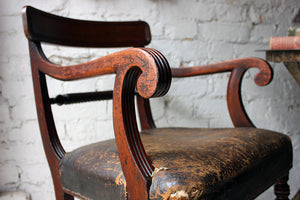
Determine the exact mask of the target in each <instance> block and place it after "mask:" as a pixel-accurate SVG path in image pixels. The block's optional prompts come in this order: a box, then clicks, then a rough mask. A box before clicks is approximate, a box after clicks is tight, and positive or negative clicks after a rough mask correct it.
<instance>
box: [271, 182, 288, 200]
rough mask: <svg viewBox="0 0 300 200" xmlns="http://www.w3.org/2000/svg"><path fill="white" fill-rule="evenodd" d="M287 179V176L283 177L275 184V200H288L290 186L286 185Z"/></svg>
mask: <svg viewBox="0 0 300 200" xmlns="http://www.w3.org/2000/svg"><path fill="white" fill-rule="evenodd" d="M288 179H289V176H285V177H283V178H281V179H280V180H279V181H278V182H277V183H276V185H275V187H274V192H275V195H276V199H275V200H289V194H290V186H289V185H288V183H287V181H288Z"/></svg>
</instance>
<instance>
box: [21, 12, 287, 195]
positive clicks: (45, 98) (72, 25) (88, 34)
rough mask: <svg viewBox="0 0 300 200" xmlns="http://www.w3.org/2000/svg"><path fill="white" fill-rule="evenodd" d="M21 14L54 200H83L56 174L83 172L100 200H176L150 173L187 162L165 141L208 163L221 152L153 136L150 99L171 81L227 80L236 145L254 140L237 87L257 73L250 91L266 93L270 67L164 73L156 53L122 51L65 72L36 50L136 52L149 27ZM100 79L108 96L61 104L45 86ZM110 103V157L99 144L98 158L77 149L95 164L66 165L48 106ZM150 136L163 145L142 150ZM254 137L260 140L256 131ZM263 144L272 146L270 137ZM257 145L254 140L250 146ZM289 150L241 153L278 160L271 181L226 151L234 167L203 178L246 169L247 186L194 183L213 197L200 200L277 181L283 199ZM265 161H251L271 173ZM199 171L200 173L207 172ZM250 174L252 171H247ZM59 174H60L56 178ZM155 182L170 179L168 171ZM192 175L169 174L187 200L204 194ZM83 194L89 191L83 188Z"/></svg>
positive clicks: (69, 98) (76, 97) (63, 99)
mask: <svg viewBox="0 0 300 200" xmlns="http://www.w3.org/2000/svg"><path fill="white" fill-rule="evenodd" d="M22 12H23V13H22V16H23V25H24V32H25V35H26V37H27V39H28V42H29V51H30V61H31V68H32V77H33V84H34V93H35V100H36V107H37V113H38V120H39V125H40V132H41V136H42V141H43V146H44V150H45V153H46V157H47V160H48V164H49V166H50V170H51V174H52V179H53V183H54V189H55V195H56V199H58V200H72V199H73V196H76V197H79V198H83V199H85V198H87V197H85V196H83V195H81V194H80V193H78V191H75V190H74V191H72V190H69V189H67V188H66V187H63V186H62V185H63V184H62V180H61V177H62V176H61V174H62V172H64V173H65V172H67V174H68V172H69V174H68V175H70V176H73V175H74V173H73V172H72V170H75V171H76V173H77V170H79V167H83V168H85V169H87V172H91V171H92V172H95V171H97V170H98V172H97V173H98V175H99V174H101V175H103V176H104V177H100V179H101V178H103V179H101V181H102V182H101V181H100V182H101V183H100V185H101V184H102V186H103V187H104V188H105V189H106V188H110V189H109V191H105V192H104V193H103V194H101V195H103V198H107V199H110V198H111V197H109V194H113V195H112V196H113V197H114V198H115V197H116V196H117V197H120V198H127V199H128V200H145V199H149V198H151V199H162V198H165V199H169V200H171V199H180V198H181V197H178V198H177V197H176V195H175V194H176V193H177V191H167V192H168V193H167V194H166V193H165V190H168V188H169V186H168V184H166V182H165V180H166V179H165V178H170V176H169V177H162V179H160V178H159V176H158V175H157V173H158V171H159V170H164V169H167V168H164V167H163V166H159V165H160V164H158V165H157V166H154V165H153V162H152V161H155V160H156V161H157V163H163V164H162V165H165V164H166V165H168V166H169V165H170V167H169V168H171V167H172V165H174V164H175V165H176V163H180V164H181V165H182V164H187V165H188V164H189V162H185V160H188V159H189V158H190V155H191V154H190V153H187V154H186V155H187V157H184V156H182V155H183V154H184V155H185V153H183V154H182V155H176V151H177V150H176V148H174V147H173V148H172V149H173V152H169V148H168V146H167V143H168V141H169V140H172V139H174V138H173V137H174V134H175V133H176V134H179V135H177V136H176V137H177V140H176V139H175V140H174V141H173V140H172V142H170V143H171V144H172V145H173V146H178V147H181V148H182V149H189V148H190V146H189V144H192V143H193V146H194V149H200V150H201V152H204V151H206V152H208V155H212V156H213V157H214V158H215V156H214V153H219V152H221V150H223V149H221V150H220V149H219V150H218V149H217V146H216V145H215V143H214V142H213V141H210V142H211V144H212V146H213V147H206V144H207V143H206V142H205V141H204V139H203V141H202V140H201V138H197V140H196V139H194V140H192V141H190V143H189V142H187V143H183V142H182V141H183V140H184V139H186V138H185V136H183V135H184V134H186V135H187V136H190V138H193V137H194V136H193V134H192V133H193V131H194V132H195V131H196V132H197V131H200V132H199V135H202V137H204V138H205V139H206V140H207V139H208V137H206V136H205V133H204V132H203V131H204V129H203V130H202V129H201V130H200V129H198V130H196V129H156V126H155V124H154V120H153V117H152V114H151V108H150V103H149V98H152V97H160V96H163V95H165V94H166V93H167V92H168V90H169V88H170V84H171V79H172V77H190V76H196V75H205V74H212V73H221V72H230V73H231V75H230V78H229V82H228V87H227V103H228V109H229V113H230V116H231V119H232V121H233V124H234V126H235V127H244V128H243V129H242V130H243V131H245V133H244V134H241V135H239V136H238V137H241V138H244V137H248V138H244V139H243V140H244V141H246V143H247V142H248V139H251V138H252V139H253V136H254V135H256V132H257V131H258V130H257V129H255V128H251V129H247V127H254V125H253V123H252V122H251V120H250V119H249V117H248V115H247V113H246V111H245V109H244V106H243V102H242V99H241V83H242V79H243V75H244V73H245V72H246V70H248V69H249V68H253V67H256V68H258V69H259V70H260V71H259V73H258V74H257V75H256V76H255V83H256V84H257V85H260V86H264V85H267V84H268V83H269V82H270V81H271V79H272V70H271V68H270V66H269V64H268V63H267V62H265V61H264V60H261V59H257V58H245V59H236V60H232V61H226V62H221V63H216V64H210V65H204V66H195V67H184V68H176V69H172V70H171V68H170V67H169V64H168V61H167V60H166V58H165V57H164V56H163V55H162V54H161V53H160V52H159V51H157V50H155V49H151V48H129V49H126V50H123V51H119V52H116V53H113V54H110V55H107V56H104V57H101V58H98V59H96V60H92V61H89V62H85V63H80V64H76V65H70V66H61V65H57V64H55V63H52V62H50V61H49V60H48V59H47V57H46V55H44V53H43V50H42V47H41V43H42V42H46V43H52V44H57V45H67V46H75V47H77V46H82V47H127V46H128V47H142V46H144V45H147V44H148V43H149V42H150V40H151V34H150V29H149V26H148V24H147V23H145V22H141V21H135V22H94V21H93V22H91V21H84V20H75V19H69V18H65V17H60V16H56V15H52V14H49V13H45V12H43V11H40V10H37V9H35V8H32V7H29V6H27V7H24V8H23V11H22ZM105 74H116V78H115V85H114V90H113V91H106V92H87V93H83V94H80V93H76V94H65V95H64V96H57V97H56V98H50V97H49V94H48V89H47V81H46V78H47V76H50V77H53V78H55V79H58V80H62V81H72V80H78V79H84V78H89V77H95V76H100V75H105ZM135 97H137V104H138V105H137V107H138V111H139V116H140V122H141V128H142V130H143V132H142V136H141V135H140V132H139V130H138V126H137V122H136V112H135ZM111 98H113V124H114V133H115V143H116V148H117V152H112V151H111V152H108V150H111V149H114V148H115V146H113V145H111V142H112V141H110V142H109V141H107V142H104V143H102V144H103V145H104V146H103V147H101V150H100V151H98V150H99V148H98V147H97V145H95V144H94V145H91V146H86V147H83V149H81V150H84V151H85V150H86V149H90V150H91V151H89V152H88V155H90V156H91V157H96V159H92V160H89V159H90V157H87V156H83V157H82V160H80V159H79V160H80V161H78V160H77V157H76V158H74V159H75V160H76V161H78V163H75V161H74V160H72V159H73V158H72V159H71V162H69V163H68V162H67V161H66V160H64V159H65V158H66V157H68V158H70V157H72V156H68V154H66V153H65V150H64V148H63V146H62V145H61V143H60V140H59V137H58V134H57V131H56V128H55V123H54V119H53V114H52V110H51V104H54V103H56V104H69V103H79V102H86V101H93V100H103V99H111ZM239 130H241V129H239ZM147 131H148V132H147ZM156 131H157V134H158V132H159V134H158V135H160V136H162V135H163V137H161V139H160V143H158V142H156V141H155V140H153V139H151V140H153V141H152V142H150V143H149V142H148V143H147V145H151V144H153V145H151V146H146V147H144V144H143V142H142V141H143V140H142V138H147V134H149V133H151V134H153V133H154V135H155V134H156ZM164 131H166V132H164ZM206 131H207V132H206V133H208V132H209V133H213V132H214V134H216V132H215V131H216V130H213V129H208V130H206ZM218 131H219V130H218ZM226 131H227V132H226ZM236 131H237V130H236V129H232V130H223V131H221V132H218V133H217V134H216V135H217V137H216V138H217V140H218V141H223V139H222V138H223V137H224V136H225V135H231V136H233V135H235V132H236ZM251 131H252V132H251ZM259 131H262V132H264V131H263V130H259ZM259 131H258V132H259ZM237 132H239V131H237ZM225 133H226V134H225ZM252 133H253V134H252ZM254 133H255V134H254ZM161 134H162V135H161ZM176 134H175V135H176ZM197 134H198V133H197ZM224 134H225V135H224ZM265 134H270V136H271V135H272V134H274V135H278V133H269V132H268V133H267V131H266V132H265V133H264V134H257V138H260V137H262V136H265ZM247 135H248V136H247ZM279 135H280V134H279ZM219 136H221V137H219ZM226 137H227V136H226ZM178 138H179V139H178ZM270 138H272V139H274V138H273V137H270ZM280 138H282V139H280ZM270 140H271V139H267V140H265V141H266V143H268V142H269V141H270ZM235 141H236V140H235V139H234V138H231V137H229V138H228V144H230V147H231V146H234V145H235V144H238V143H235ZM257 141H260V140H259V139H257ZM283 141H285V142H283ZM289 142H290V141H289V138H288V137H287V136H280V137H279V136H278V137H277V139H275V140H274V143H272V145H266V147H264V146H259V144H256V143H255V144H251V145H254V146H251V145H250V146H251V148H250V147H248V148H250V149H258V150H257V151H256V152H261V151H264V152H266V154H267V152H272V155H269V156H268V155H266V157H267V158H270V157H272V158H273V157H282V159H281V160H282V162H285V163H284V164H282V165H278V164H277V165H275V166H270V167H272V170H275V171H277V172H282V173H283V174H276V177H275V178H274V177H273V174H272V173H263V172H264V171H260V170H261V168H258V169H256V168H255V166H256V163H251V162H250V161H249V159H250V158H252V154H251V155H249V156H245V154H247V153H249V149H247V148H246V147H244V146H243V145H241V147H240V148H238V150H237V151H234V152H227V151H225V154H226V156H228V157H230V159H225V160H226V161H230V162H232V163H233V165H234V166H232V167H230V168H226V167H223V165H220V164H222V162H223V161H221V162H219V163H217V164H216V165H215V167H214V166H213V167H211V168H210V169H209V170H207V171H208V172H209V173H210V172H211V169H215V168H218V166H221V167H220V170H221V171H224V172H226V174H227V172H228V173H229V174H234V173H237V174H238V173H239V171H234V170H233V169H236V168H235V167H239V166H242V167H246V168H247V167H249V168H251V174H248V175H247V177H248V178H249V180H250V179H251V180H252V182H251V181H250V183H248V182H247V181H246V183H245V181H243V179H244V178H245V177H246V176H241V177H234V181H232V182H231V180H233V179H232V178H233V177H231V176H228V177H227V178H226V180H225V179H224V183H225V182H228V183H230V184H235V186H234V188H235V189H230V190H227V189H228V187H229V186H228V185H225V186H224V187H223V186H221V185H219V186H218V185H217V186H214V183H215V182H214V181H206V178H204V179H203V180H202V178H200V179H201V181H204V182H203V184H204V185H205V184H207V185H211V188H214V189H216V191H215V192H211V191H212V190H210V191H205V192H207V197H209V198H211V199H215V197H216V196H215V195H221V196H222V195H229V194H232V195H237V196H243V193H242V192H241V191H239V188H238V187H239V184H237V183H236V182H238V181H241V182H243V183H245V184H244V186H245V187H244V189H243V191H244V192H245V193H246V192H247V188H248V189H249V187H255V188H251V190H252V191H253V192H252V194H247V195H245V197H249V198H254V196H256V195H258V194H259V193H261V192H262V191H263V190H265V189H266V187H268V186H270V185H271V184H273V183H274V182H276V181H277V180H280V181H279V182H278V184H277V185H276V187H275V194H276V195H277V199H287V198H288V193H289V191H288V187H287V186H288V185H287V184H286V181H287V178H286V174H287V171H288V170H289V168H290V167H291V157H292V153H291V152H292V151H291V149H292V148H291V145H290V143H289ZM113 143H114V141H113ZM162 144H166V146H163V145H162ZM200 144H201V145H200ZM155 145H156V146H155ZM238 145H240V144H238ZM219 146H221V145H219ZM275 146H276V148H277V147H278V149H279V150H278V151H279V152H277V150H276V151H275V150H274V149H272V148H273V147H275ZM224 148H228V146H226V144H225V146H224ZM97 149H98V150H97ZM147 149H154V150H155V151H156V150H164V151H165V152H167V155H165V156H164V158H163V159H159V160H157V157H159V156H158V155H160V152H156V153H155V154H151V155H150V156H151V157H148V156H149V155H147V153H146V152H147ZM200 150H199V151H200ZM283 150H285V151H284V153H286V154H287V155H286V156H282V154H280V155H278V156H277V153H278V154H279V153H282V152H280V151H283ZM95 151H96V152H95ZM79 152H82V151H79ZM237 152H240V153H241V155H242V157H243V159H245V160H246V161H247V162H245V163H246V164H245V165H244V163H242V162H240V160H241V159H239V160H238V161H236V160H235V156H234V153H237ZM101 153H104V154H105V156H104V155H100V154H101ZM71 154H72V155H76V151H75V152H71ZM256 154H257V153H256ZM69 155H70V154H69ZM108 155H110V156H108ZM155 156H157V157H155ZM194 156H195V157H199V160H201V162H204V163H206V162H207V163H208V164H209V163H211V160H206V159H205V158H206V157H205V155H204V154H199V153H197V155H194ZM202 156H204V157H202ZM218 156H219V157H220V160H222V159H223V157H224V156H222V155H218ZM264 156H265V155H260V156H259V159H258V160H259V161H261V162H267V163H268V166H269V165H272V163H273V161H274V162H276V161H275V160H274V159H273V160H268V159H265V160H264ZM175 157H180V158H182V160H181V159H179V160H174V161H172V162H169V160H168V159H169V158H174V159H175ZM98 158H99V160H101V161H103V162H105V163H104V165H105V166H106V169H109V170H110V171H112V174H113V175H112V176H111V177H114V178H113V179H114V180H113V181H114V183H112V184H111V183H109V186H108V185H106V182H105V180H106V179H105V176H106V175H107V174H106V171H105V170H104V171H100V172H99V168H98V166H99V165H100V164H102V163H99V160H98ZM110 158H111V160H113V163H110V162H111V160H109V159H110ZM257 158H258V157H256V158H255V159H257ZM156 161H155V162H156ZM214 162H215V160H214ZM63 163H67V164H69V166H61V165H63ZM270 163H271V164H270ZM279 164H280V163H279ZM75 165H76V167H75ZM111 166H113V167H111ZM195 166H198V164H196V165H195ZM204 166H206V164H205V165H204ZM60 167H62V168H60ZM64 167H65V168H64ZM68 167H70V168H68ZM77 167H78V168H77ZM157 167H158V168H157ZM160 167H161V168H160ZM187 167H188V166H187ZM252 167H254V168H253V170H252ZM120 168H122V170H116V169H120ZM61 169H66V170H65V171H61ZM80 169H82V168H80ZM194 170H195V172H196V173H195V174H197V173H200V174H201V172H203V169H197V168H195V169H194ZM257 170H258V171H257ZM266 170H267V169H266ZM70 171H71V172H70ZM256 172H257V173H258V174H259V173H261V174H262V175H266V177H265V178H266V179H268V180H266V182H265V183H264V184H263V186H262V184H261V185H258V186H257V187H256V184H255V183H256V182H255V181H258V182H261V181H263V180H262V179H261V177H262V176H259V177H254V176H255V175H257V173H256ZM188 173H189V172H188ZM209 173H208V174H209ZM252 173H253V174H252ZM83 174H84V173H83ZM162 174H169V175H170V174H171V171H169V172H165V173H162ZM195 174H193V175H191V176H187V175H185V173H183V175H182V176H178V171H174V173H173V175H176V176H178V177H179V179H178V180H180V181H179V182H180V183H184V184H183V185H181V186H178V188H187V187H188V186H192V187H191V188H188V191H187V192H188V193H189V194H188V195H190V197H191V198H194V199H197V198H200V196H201V195H202V193H201V190H202V189H203V188H202V189H201V187H198V186H197V183H198V182H197V181H195V180H193V179H189V178H190V177H195V176H194V175H195ZM212 174H213V175H212V177H215V175H214V174H219V172H213V173H212ZM270 174H271V175H272V177H271V176H269V175H270ZM84 175H86V174H84ZM123 175H124V177H123ZM267 175H268V176H267ZM210 176H211V175H210ZM253 177H254V178H253ZM282 177H284V178H282ZM218 178H221V179H222V178H224V176H222V177H221V176H218ZM75 179H77V180H78V177H75ZM200 179H199V180H200ZM221 179H220V180H221ZM70 180H72V179H68V178H67V180H66V179H64V181H66V182H68V181H70ZM85 180H87V182H86V183H85V184H89V183H88V182H89V180H90V179H89V177H88V178H87V179H85ZM96 180H97V181H99V177H98V176H96ZM199 180H198V181H199ZM103 181H104V182H103ZM205 181H206V182H205ZM98 183H99V182H98ZM222 183H223V182H222ZM71 184H72V183H71ZM80 184H82V183H81V182H79V185H80ZM90 184H94V183H90ZM194 184H196V186H197V187H196V186H195V187H194V186H193V185H194ZM203 184H202V185H203ZM86 188H87V189H89V187H88V185H87V187H86ZM120 188H121V189H120ZM153 188H154V189H153ZM155 188H156V189H155ZM194 188H197V191H198V193H195V191H194ZM220 188H223V189H222V192H224V193H222V192H220V190H219V189H220ZM102 189H103V188H102ZM87 191H89V190H87ZM116 191H119V192H120V194H119V193H116ZM203 191H204V190H203ZM89 192H94V191H89ZM172 192H174V193H172ZM178 192H180V191H178ZM225 192H226V194H225ZM150 193H151V194H150ZM93 194H94V198H96V199H97V198H98V196H97V195H95V194H97V193H93ZM98 194H99V193H98ZM107 195H108V196H107ZM150 196H151V197H150Z"/></svg>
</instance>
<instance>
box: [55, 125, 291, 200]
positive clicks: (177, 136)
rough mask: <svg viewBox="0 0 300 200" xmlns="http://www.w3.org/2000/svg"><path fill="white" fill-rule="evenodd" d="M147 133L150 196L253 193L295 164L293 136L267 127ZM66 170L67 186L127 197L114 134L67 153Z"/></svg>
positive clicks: (231, 196) (105, 195) (244, 195)
mask: <svg viewBox="0 0 300 200" xmlns="http://www.w3.org/2000/svg"><path fill="white" fill-rule="evenodd" d="M141 135H142V140H143V143H144V146H145V149H146V152H147V154H148V156H149V158H150V160H151V163H152V164H153V166H154V167H155V170H154V173H153V174H152V185H151V186H150V193H149V194H150V197H149V198H150V199H155V200H156V199H166V200H167V199H168V200H171V199H239V200H241V199H251V198H254V197H255V196H257V195H258V194H259V193H261V192H262V191H263V190H264V189H266V188H268V187H269V186H271V185H272V184H273V182H274V180H273V181H271V180H272V177H273V175H274V174H286V173H288V171H289V169H290V168H291V167H292V156H291V155H292V153H291V152H292V148H291V141H290V139H289V137H288V136H286V135H283V134H280V133H276V132H272V131H267V130H263V129H256V128H234V129H233V128H227V129H199V128H192V129H191V128H189V129H187V128H176V129H175V128H159V129H149V130H145V131H142V132H141ZM170 135H171V136H172V137H170ZM170 138H172V140H170ZM187 143H188V145H187ZM275 161H276V162H275ZM266 168H267V169H268V170H264V169H266ZM282 169H284V171H282ZM60 170H61V180H62V184H63V187H64V189H65V190H67V191H75V192H76V193H77V195H80V196H85V197H88V198H90V199H101V200H104V199H115V200H117V199H126V187H125V186H126V181H125V179H124V176H123V172H122V169H121V165H120V160H119V156H118V151H117V148H116V145H115V141H114V140H107V141H103V142H98V143H94V144H91V145H88V146H84V147H81V148H79V149H76V150H74V151H73V152H70V153H67V154H66V155H65V157H64V158H63V160H62V162H61V166H60ZM253 174H255V176H253ZM266 180H270V181H269V182H268V181H266ZM254 184H255V185H257V184H259V185H261V187H253V185H254ZM256 188H260V190H259V191H257V189H256ZM112 191H114V192H113V194H114V195H115V196H113V197H112V196H111V194H112ZM246 191H247V193H246Z"/></svg>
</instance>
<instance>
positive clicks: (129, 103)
mask: <svg viewBox="0 0 300 200" xmlns="http://www.w3.org/2000/svg"><path fill="white" fill-rule="evenodd" d="M132 55H134V56H131V57H130V58H127V59H129V60H131V64H129V65H125V66H123V67H120V68H118V69H117V75H116V81H115V87H114V97H113V115H114V117H113V118H114V130H115V138H116V143H117V147H118V150H119V155H120V160H121V166H122V169H123V173H124V175H125V179H126V183H127V184H128V187H127V191H128V198H129V199H148V198H149V194H148V192H149V187H150V185H151V175H152V173H153V170H154V168H153V166H152V164H151V163H150V161H149V159H148V157H147V155H146V153H145V150H144V147H143V144H142V142H141V138H140V135H139V131H138V128H137V124H136V116H135V108H134V90H135V87H136V88H137V91H138V93H139V95H140V96H141V97H143V98H150V97H154V96H162V95H164V94H166V92H167V91H168V90H169V88H170V84H171V78H170V77H171V70H170V68H169V65H168V62H167V60H166V59H165V58H164V57H163V56H162V55H161V54H160V53H159V52H158V51H156V50H153V49H142V50H137V51H136V53H135V54H132ZM124 147H125V148H124Z"/></svg>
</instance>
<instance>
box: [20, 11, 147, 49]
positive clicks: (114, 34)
mask: <svg viewBox="0 0 300 200" xmlns="http://www.w3.org/2000/svg"><path fill="white" fill-rule="evenodd" d="M22 12H23V22H24V23H23V25H24V30H25V34H26V36H27V38H28V39H30V40H32V41H38V42H47V43H51V44H59V45H68V46H80V47H131V46H135V47H142V46H145V45H147V44H149V43H150V41H151V33H150V28H149V25H148V24H147V23H145V22H143V21H135V22H96V21H85V20H75V19H70V18H65V17H60V16H56V15H53V14H50V13H46V12H43V11H40V10H37V9H35V8H33V7H30V6H26V7H24V8H23V11H22Z"/></svg>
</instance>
